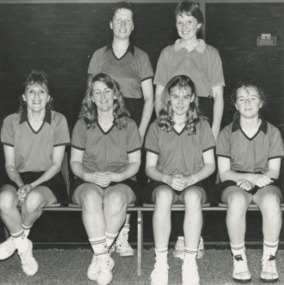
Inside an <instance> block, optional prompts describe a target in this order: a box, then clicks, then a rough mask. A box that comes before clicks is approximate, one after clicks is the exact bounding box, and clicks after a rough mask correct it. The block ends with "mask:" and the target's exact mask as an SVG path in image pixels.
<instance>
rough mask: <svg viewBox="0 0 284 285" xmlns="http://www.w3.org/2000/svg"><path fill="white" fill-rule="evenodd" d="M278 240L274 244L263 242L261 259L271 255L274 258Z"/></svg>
mask: <svg viewBox="0 0 284 285" xmlns="http://www.w3.org/2000/svg"><path fill="white" fill-rule="evenodd" d="M278 244H279V240H278V241H276V242H267V241H265V240H263V258H266V259H267V258H269V257H270V256H271V255H272V256H275V255H276V251H277V249H278Z"/></svg>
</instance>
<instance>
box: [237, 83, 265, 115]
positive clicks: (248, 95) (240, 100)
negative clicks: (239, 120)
mask: <svg viewBox="0 0 284 285" xmlns="http://www.w3.org/2000/svg"><path fill="white" fill-rule="evenodd" d="M262 105H263V101H262V100H261V98H260V95H259V93H258V91H257V90H256V89H255V88H254V87H241V88H239V89H238V90H237V93H236V102H235V107H236V109H237V110H238V111H239V112H240V116H241V117H244V118H247V119H252V118H255V117H258V115H259V109H260V108H261V107H262Z"/></svg>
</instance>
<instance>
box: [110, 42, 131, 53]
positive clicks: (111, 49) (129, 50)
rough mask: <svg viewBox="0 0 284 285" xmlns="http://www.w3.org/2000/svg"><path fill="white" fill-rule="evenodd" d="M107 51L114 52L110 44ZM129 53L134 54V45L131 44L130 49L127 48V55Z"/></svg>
mask: <svg viewBox="0 0 284 285" xmlns="http://www.w3.org/2000/svg"><path fill="white" fill-rule="evenodd" d="M106 50H112V44H109V45H108V46H107V48H106ZM129 51H130V52H131V53H132V54H134V45H133V44H129V46H128V48H127V50H126V52H125V53H127V52H129Z"/></svg>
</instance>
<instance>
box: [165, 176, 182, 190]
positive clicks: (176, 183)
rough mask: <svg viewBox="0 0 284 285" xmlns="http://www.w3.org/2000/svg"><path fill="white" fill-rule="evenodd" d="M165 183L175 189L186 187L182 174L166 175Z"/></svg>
mask: <svg viewBox="0 0 284 285" xmlns="http://www.w3.org/2000/svg"><path fill="white" fill-rule="evenodd" d="M165 183H167V184H168V185H169V186H171V187H172V188H173V189H174V190H176V191H183V190H184V189H185V188H186V187H187V186H186V180H185V179H184V177H183V176H182V175H167V176H166V179H165Z"/></svg>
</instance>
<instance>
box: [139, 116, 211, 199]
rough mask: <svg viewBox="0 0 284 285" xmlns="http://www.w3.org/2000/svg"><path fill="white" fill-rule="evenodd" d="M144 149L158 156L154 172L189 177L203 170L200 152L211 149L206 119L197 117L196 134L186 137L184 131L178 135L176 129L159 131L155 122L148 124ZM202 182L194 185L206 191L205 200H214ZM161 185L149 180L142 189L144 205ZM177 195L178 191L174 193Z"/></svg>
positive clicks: (209, 130)
mask: <svg viewBox="0 0 284 285" xmlns="http://www.w3.org/2000/svg"><path fill="white" fill-rule="evenodd" d="M145 148H146V150H147V151H149V152H152V153H155V154H157V155H158V157H159V158H158V163H157V169H158V170H159V171H160V172H161V173H163V174H166V175H176V174H178V175H183V176H189V175H192V174H195V173H197V172H198V171H200V170H201V169H202V168H203V167H204V163H203V160H202V154H203V152H205V151H207V150H210V149H213V148H215V140H214V138H213V135H212V132H211V129H210V125H209V123H208V121H207V120H206V119H204V118H203V117H201V118H200V121H199V122H198V123H197V124H196V133H195V134H192V135H188V132H187V130H186V129H185V128H184V129H183V130H182V131H181V132H180V133H178V132H177V131H176V130H174V129H173V130H172V131H170V132H166V131H163V130H162V129H161V128H160V127H159V125H158V121H155V122H153V123H152V124H151V126H150V128H149V131H148V134H147V137H146V143H145ZM206 183H208V181H207V180H206V179H205V180H204V181H200V182H198V183H197V184H196V185H198V186H201V187H202V188H204V190H205V191H206V194H207V197H208V199H209V200H211V199H212V198H214V194H213V193H212V192H211V187H206V186H205V185H204V184H206ZM161 184H165V183H163V182H157V181H151V182H150V183H148V185H147V186H146V189H145V191H144V198H145V200H146V201H148V202H153V200H152V194H153V191H154V190H155V188H156V187H157V186H159V185H161ZM176 193H177V194H180V193H181V192H179V191H176Z"/></svg>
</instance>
